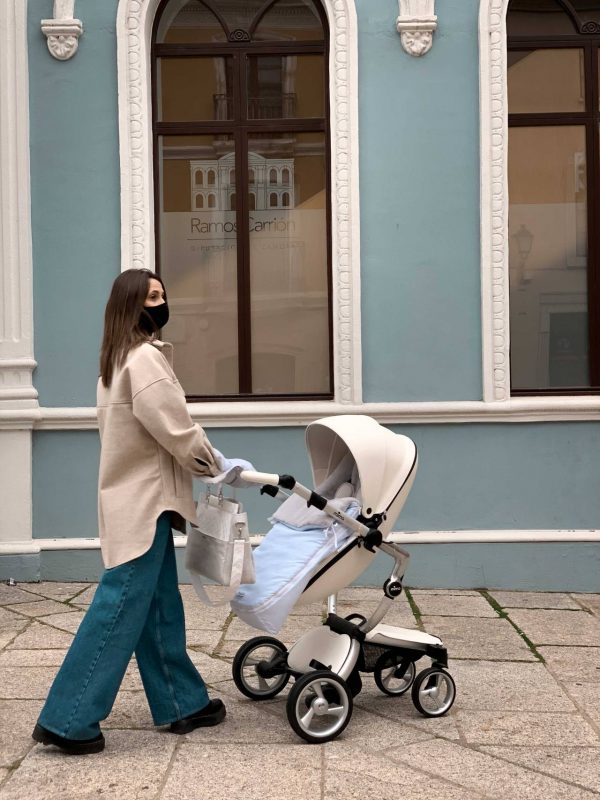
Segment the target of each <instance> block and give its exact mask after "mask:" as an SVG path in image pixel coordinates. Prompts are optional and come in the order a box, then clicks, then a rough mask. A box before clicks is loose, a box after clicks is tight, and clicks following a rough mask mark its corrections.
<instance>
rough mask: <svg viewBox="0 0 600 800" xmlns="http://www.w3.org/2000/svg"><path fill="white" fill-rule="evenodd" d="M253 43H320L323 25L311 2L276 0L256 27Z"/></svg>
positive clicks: (304, 0)
mask: <svg viewBox="0 0 600 800" xmlns="http://www.w3.org/2000/svg"><path fill="white" fill-rule="evenodd" d="M252 38H253V39H254V40H255V41H268V40H273V39H277V40H284V41H295V40H298V41H299V40H302V39H304V40H310V41H319V42H320V41H322V40H323V38H324V36H323V25H322V23H321V18H320V17H319V14H318V12H317V9H316V8H315V5H314V3H312V2H311V0H278V2H277V3H275V5H273V6H271V8H270V9H269V10H268V11H267V13H266V14H265V15H264V16H263V18H262V19H261V21H260V23H259V24H258V25H257V27H256V30H255V31H254V35H253V37H252Z"/></svg>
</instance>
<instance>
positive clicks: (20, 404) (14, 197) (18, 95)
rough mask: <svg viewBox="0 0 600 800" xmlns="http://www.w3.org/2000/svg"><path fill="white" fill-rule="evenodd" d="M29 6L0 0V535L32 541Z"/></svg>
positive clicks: (34, 407)
mask: <svg viewBox="0 0 600 800" xmlns="http://www.w3.org/2000/svg"><path fill="white" fill-rule="evenodd" d="M28 76H29V70H28V61H27V4H26V3H23V2H22V0H4V1H3V2H2V3H0V413H1V414H2V415H4V416H7V417H12V422H11V424H9V425H5V424H1V425H0V428H1V430H0V509H1V510H2V512H1V513H2V523H1V525H0V541H2V540H6V539H7V538H17V539H19V540H27V539H31V429H32V428H33V423H34V417H35V416H37V414H39V411H38V408H37V406H38V403H37V392H36V391H35V389H34V388H33V385H32V379H31V376H32V372H33V369H34V368H35V361H34V359H33V312H32V306H33V299H32V263H31V213H30V188H29V187H30V178H29V81H28Z"/></svg>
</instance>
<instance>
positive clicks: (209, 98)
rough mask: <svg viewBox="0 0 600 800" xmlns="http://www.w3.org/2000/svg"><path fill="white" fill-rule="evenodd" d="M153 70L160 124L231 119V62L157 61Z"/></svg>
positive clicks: (198, 59)
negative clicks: (155, 79) (156, 83)
mask: <svg viewBox="0 0 600 800" xmlns="http://www.w3.org/2000/svg"><path fill="white" fill-rule="evenodd" d="M156 70H157V81H158V92H157V99H158V119H159V120H160V121H161V122H194V121H196V120H199V121H203V120H225V119H231V118H232V117H233V110H232V109H233V97H232V93H233V89H232V86H233V77H232V59H231V58H223V57H221V56H217V57H213V56H199V57H194V58H159V59H157V61H156Z"/></svg>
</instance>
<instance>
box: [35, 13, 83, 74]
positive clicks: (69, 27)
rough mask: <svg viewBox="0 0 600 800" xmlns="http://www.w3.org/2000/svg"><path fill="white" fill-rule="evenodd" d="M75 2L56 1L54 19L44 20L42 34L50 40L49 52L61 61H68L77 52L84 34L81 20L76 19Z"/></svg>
mask: <svg viewBox="0 0 600 800" xmlns="http://www.w3.org/2000/svg"><path fill="white" fill-rule="evenodd" d="M74 11H75V0H54V18H53V19H43V20H42V33H43V34H44V36H46V37H47V39H48V50H49V51H50V54H51V55H53V56H54V58H58V60H59V61H67V60H68V59H69V58H72V57H73V56H74V55H75V53H76V52H77V47H78V45H79V37H80V36H81V34H82V33H83V25H82V22H81V20H80V19H74V18H73V13H74Z"/></svg>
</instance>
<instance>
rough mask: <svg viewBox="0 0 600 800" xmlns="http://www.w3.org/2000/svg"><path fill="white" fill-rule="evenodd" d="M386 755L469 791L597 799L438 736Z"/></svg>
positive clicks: (501, 798) (529, 798)
mask: <svg viewBox="0 0 600 800" xmlns="http://www.w3.org/2000/svg"><path fill="white" fill-rule="evenodd" d="M389 755H390V758H392V759H393V760H394V761H401V762H403V763H406V764H408V765H409V766H411V767H413V768H415V769H420V770H422V771H423V772H425V773H428V774H429V775H432V776H434V777H438V778H442V779H443V780H446V781H451V782H452V783H453V784H456V785H459V786H464V787H465V788H466V789H468V790H469V791H472V792H481V793H482V794H483V795H485V797H487V798H498V800H507V798H518V800H540V798H541V797H544V798H552V800H592V798H595V799H596V800H597V795H596V794H595V793H593V792H590V791H587V790H585V789H583V788H581V787H580V786H577V785H574V784H572V783H570V782H567V781H562V780H558V779H556V778H549V777H546V776H544V775H541V774H540V773H539V772H536V771H533V770H528V769H524V768H523V767H520V766H518V765H516V764H509V763H507V762H505V761H503V760H500V759H498V758H495V757H493V756H491V755H489V754H487V753H479V752H477V751H475V750H472V749H470V748H468V747H463V746H461V745H459V744H455V743H451V742H444V741H442V740H440V739H435V740H432V741H429V742H424V743H422V744H417V745H409V746H408V747H407V748H405V749H404V750H402V751H401V752H398V753H393V754H389Z"/></svg>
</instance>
